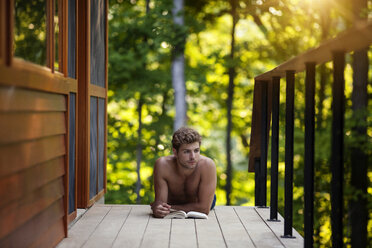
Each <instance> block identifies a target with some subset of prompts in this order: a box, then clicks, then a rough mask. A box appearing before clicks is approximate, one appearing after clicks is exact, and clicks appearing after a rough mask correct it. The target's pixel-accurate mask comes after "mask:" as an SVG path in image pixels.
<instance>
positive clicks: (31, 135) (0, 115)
mask: <svg viewBox="0 0 372 248" xmlns="http://www.w3.org/2000/svg"><path fill="white" fill-rule="evenodd" d="M0 67H1V66H0ZM6 77H9V78H10V77H11V76H10V75H7V76H6ZM1 80H2V79H0V84H1V83H2V81H1ZM66 99H67V97H66V95H63V94H55V93H48V92H42V91H36V90H30V89H24V88H18V87H15V86H4V85H3V86H0V219H1V221H0V247H51V246H54V245H56V244H57V243H58V242H59V241H60V240H61V239H62V238H63V237H64V236H65V231H64V228H65V222H64V216H65V211H64V195H65V189H64V183H65V181H64V180H65V178H64V176H65V174H66V164H67V161H66V132H67V127H66V116H67V115H66V111H67V103H66ZM20 237H21V238H20Z"/></svg>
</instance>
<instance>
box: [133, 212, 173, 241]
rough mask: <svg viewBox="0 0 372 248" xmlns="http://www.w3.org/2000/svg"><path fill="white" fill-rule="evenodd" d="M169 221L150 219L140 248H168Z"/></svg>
mask: <svg viewBox="0 0 372 248" xmlns="http://www.w3.org/2000/svg"><path fill="white" fill-rule="evenodd" d="M170 228H171V220H170V219H158V218H150V219H149V223H148V225H147V228H146V231H145V234H144V236H143V240H142V243H141V246H140V247H143V248H148V247H153V248H168V247H169V235H170V230H171V229H170Z"/></svg>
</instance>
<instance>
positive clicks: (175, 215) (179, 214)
mask: <svg viewBox="0 0 372 248" xmlns="http://www.w3.org/2000/svg"><path fill="white" fill-rule="evenodd" d="M185 218H186V213H185V212H184V211H182V210H179V211H171V212H170V213H169V214H168V215H166V216H164V219H185Z"/></svg>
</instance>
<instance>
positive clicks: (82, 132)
mask: <svg viewBox="0 0 372 248" xmlns="http://www.w3.org/2000/svg"><path fill="white" fill-rule="evenodd" d="M58 2H59V6H58V9H59V10H61V12H60V14H59V30H60V34H59V38H58V44H59V46H58V47H59V50H58V51H54V50H53V49H55V47H54V42H56V41H55V40H54V33H53V30H51V29H50V28H48V29H47V30H46V31H47V36H48V42H47V49H48V52H47V54H48V60H47V61H49V62H48V63H47V67H44V66H40V65H35V64H33V63H31V62H27V61H24V60H22V59H20V58H14V57H13V47H12V45H13V30H12V29H13V22H14V21H13V16H12V15H13V13H14V11H13V8H14V1H1V2H0V34H1V36H0V218H1V221H0V247H32V246H33V247H51V246H54V245H56V244H57V243H58V242H59V241H60V240H61V239H63V238H64V237H66V236H67V226H68V223H69V222H70V221H71V220H73V219H74V218H75V217H76V209H77V207H78V206H80V207H83V208H86V207H88V206H91V205H92V204H93V203H94V202H95V201H97V200H99V198H100V197H102V196H103V194H104V192H105V190H106V182H105V181H106V146H107V145H106V130H107V127H106V126H107V124H106V123H107V117H106V106H107V18H106V16H107V4H108V3H107V1H103V0H102V1H99V4H100V6H101V7H102V6H103V9H102V8H100V9H98V10H97V11H96V12H92V13H90V11H89V10H90V8H84V5H85V6H87V7H90V4H91V3H94V4H95V1H93V0H84V1H76V0H63V1H62V0H61V1H58ZM82 6H83V8H80V9H79V7H82ZM47 7H49V8H50V9H52V8H51V5H50V4H48V6H47ZM53 11H54V10H53ZM97 13H99V14H100V15H101V16H100V17H97V18H95V17H94V15H95V14H97ZM92 15H93V18H92V20H94V22H97V20H103V24H102V21H100V24H99V25H98V29H97V30H98V31H97V32H99V33H100V35H101V36H102V35H103V36H102V37H100V39H104V41H103V42H102V40H101V41H100V42H96V41H92V43H93V44H94V45H92V47H95V48H97V49H99V50H100V51H101V52H102V51H103V54H102V53H101V54H100V55H96V54H94V53H91V52H90V43H91V41H90V38H91V35H90V25H85V24H88V23H90V20H91V17H92ZM53 18H54V16H53V15H48V16H47V21H48V23H49V24H47V25H49V27H50V26H53V25H54V24H53V21H52V19H53ZM84 23H85V24H84ZM52 37H53V38H52ZM84 37H85V38H86V39H85V40H84ZM81 38H83V39H81ZM79 39H80V40H79ZM53 40H54V41H53ZM86 44H89V45H88V46H86ZM56 54H58V65H59V66H58V67H57V68H54V65H53V63H52V62H51V61H55V60H54V57H55V56H56ZM102 56H103V57H102ZM96 57H97V58H96ZM92 58H93V60H92V61H95V62H94V63H95V65H94V66H93V67H92V68H93V69H92V70H95V69H99V71H100V73H102V72H103V77H102V75H101V74H99V75H98V76H92V78H96V79H97V80H93V81H94V82H95V83H91V81H90V77H91V74H92V73H91V70H90V69H91V68H90V61H91V59H92ZM100 60H103V62H102V61H100ZM96 82H98V83H96ZM86 99H88V100H89V101H86ZM90 99H92V102H93V103H92V104H93V106H91V102H90ZM86 117H87V118H86ZM91 135H92V138H91V137H90V136H91ZM82 144H83V145H82ZM91 152H92V153H93V155H91ZM86 158H88V160H87V159H86ZM90 164H93V165H92V166H90ZM87 165H88V166H87ZM90 173H93V177H92V178H90ZM90 184H91V185H90ZM90 186H92V189H91V188H90ZM87 196H89V197H87ZM81 199H83V201H82V200H81ZM20 237H21V238H20Z"/></svg>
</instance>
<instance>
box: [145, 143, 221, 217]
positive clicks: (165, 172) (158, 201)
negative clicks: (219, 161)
mask: <svg viewBox="0 0 372 248" xmlns="http://www.w3.org/2000/svg"><path fill="white" fill-rule="evenodd" d="M173 153H174V155H171V156H166V157H161V158H159V159H158V160H157V161H156V163H155V167H154V184H155V201H154V203H152V205H151V207H152V210H153V213H154V215H155V217H164V216H165V215H167V214H168V213H169V211H170V208H172V209H177V210H184V211H186V212H188V211H199V212H204V213H206V214H208V213H209V210H210V207H211V204H212V201H213V197H214V192H215V189H216V182H217V179H216V167H215V165H214V162H213V160H212V159H210V158H208V157H205V156H202V155H200V143H199V142H193V143H190V144H182V145H180V147H179V148H178V149H175V148H173Z"/></svg>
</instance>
